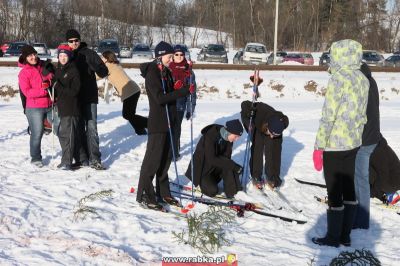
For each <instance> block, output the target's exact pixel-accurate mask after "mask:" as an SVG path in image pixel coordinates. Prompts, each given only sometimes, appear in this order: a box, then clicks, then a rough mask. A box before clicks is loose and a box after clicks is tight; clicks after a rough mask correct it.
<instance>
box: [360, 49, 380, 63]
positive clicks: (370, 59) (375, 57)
mask: <svg viewBox="0 0 400 266" xmlns="http://www.w3.org/2000/svg"><path fill="white" fill-rule="evenodd" d="M362 61H363V62H365V63H366V64H367V65H369V66H383V62H384V61H385V59H384V57H383V56H382V55H381V54H380V53H378V52H377V51H370V50H366V51H363V57H362Z"/></svg>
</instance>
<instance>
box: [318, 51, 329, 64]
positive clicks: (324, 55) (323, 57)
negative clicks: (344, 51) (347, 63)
mask: <svg viewBox="0 0 400 266" xmlns="http://www.w3.org/2000/svg"><path fill="white" fill-rule="evenodd" d="M330 63H331V54H330V53H329V52H323V53H322V55H321V57H320V58H319V65H320V66H329V64H330Z"/></svg>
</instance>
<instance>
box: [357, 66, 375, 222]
mask: <svg viewBox="0 0 400 266" xmlns="http://www.w3.org/2000/svg"><path fill="white" fill-rule="evenodd" d="M360 70H361V72H362V73H363V74H364V75H365V76H366V77H367V78H368V81H369V90H368V104H367V123H366V124H365V125H364V130H363V134H362V144H361V146H360V148H359V149H358V151H357V156H356V161H355V171H354V190H355V194H356V198H357V201H358V205H357V211H356V214H355V219H354V223H353V229H356V228H358V229H368V228H369V219H370V217H369V216H370V215H369V209H370V185H369V176H370V175H369V160H370V157H371V154H372V152H373V151H374V149H375V147H376V145H377V144H378V142H379V139H380V118H379V91H378V85H377V84H376V81H375V79H374V78H373V77H372V75H371V70H370V69H369V67H368V65H367V64H366V63H363V64H362V65H361V68H360Z"/></svg>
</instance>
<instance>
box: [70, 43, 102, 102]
mask: <svg viewBox="0 0 400 266" xmlns="http://www.w3.org/2000/svg"><path fill="white" fill-rule="evenodd" d="M73 54H74V55H73V58H74V61H75V64H76V66H77V68H78V70H79V75H80V77H81V90H80V93H79V99H80V101H81V102H82V103H83V104H87V103H98V102H99V89H98V87H97V82H96V74H97V75H98V76H99V77H101V78H104V77H106V76H107V75H108V69H107V67H106V65H105V64H104V63H103V61H102V60H101V58H100V56H99V55H98V54H97V53H96V52H95V51H93V50H91V49H89V48H87V45H86V43H84V42H82V43H81V45H80V46H79V47H78V49H76V50H74V52H73Z"/></svg>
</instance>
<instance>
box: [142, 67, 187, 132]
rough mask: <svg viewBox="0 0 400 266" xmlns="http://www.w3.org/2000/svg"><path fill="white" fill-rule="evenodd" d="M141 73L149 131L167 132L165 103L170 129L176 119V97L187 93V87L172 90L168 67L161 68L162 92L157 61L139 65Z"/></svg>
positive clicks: (172, 85)
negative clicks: (147, 104) (145, 95)
mask: <svg viewBox="0 0 400 266" xmlns="http://www.w3.org/2000/svg"><path fill="white" fill-rule="evenodd" d="M140 72H141V75H142V76H143V77H144V78H145V87H146V92H147V97H148V99H149V105H150V111H149V118H148V122H147V128H148V132H149V133H166V132H168V121H167V113H166V110H165V105H167V106H168V112H169V117H170V123H171V124H170V125H171V127H172V129H174V127H175V123H176V120H177V117H176V116H177V114H176V99H178V98H179V97H183V96H186V95H188V94H189V87H187V86H186V87H183V88H181V89H179V90H174V84H173V80H172V76H171V72H170V71H169V70H168V68H166V67H164V68H163V72H162V73H163V77H164V81H165V90H166V94H164V92H163V85H162V81H161V71H160V69H159V68H158V65H157V61H156V60H154V61H153V62H150V63H144V64H141V65H140Z"/></svg>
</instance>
